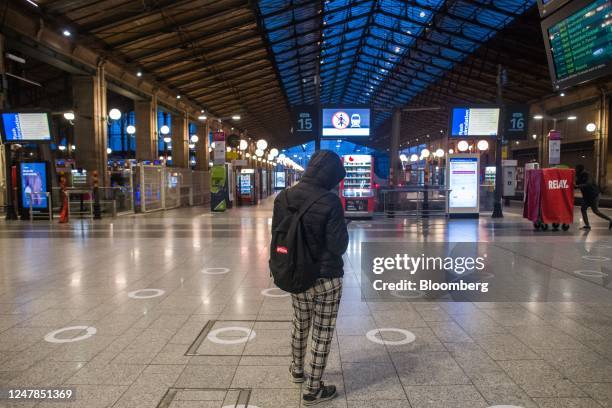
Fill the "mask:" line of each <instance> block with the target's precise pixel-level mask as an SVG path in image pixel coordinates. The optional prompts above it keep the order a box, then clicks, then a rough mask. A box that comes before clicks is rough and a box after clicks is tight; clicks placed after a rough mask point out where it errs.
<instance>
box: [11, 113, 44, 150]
mask: <svg viewBox="0 0 612 408" xmlns="http://www.w3.org/2000/svg"><path fill="white" fill-rule="evenodd" d="M0 118H1V119H2V129H1V130H2V131H1V132H0V134H1V135H2V140H3V141H4V143H26V142H48V141H50V140H51V126H50V121H49V114H48V113H46V112H2V115H0Z"/></svg>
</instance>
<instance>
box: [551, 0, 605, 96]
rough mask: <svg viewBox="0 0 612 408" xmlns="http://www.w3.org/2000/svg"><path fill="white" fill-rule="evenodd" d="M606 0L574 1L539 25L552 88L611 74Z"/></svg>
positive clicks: (561, 87)
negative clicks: (546, 55)
mask: <svg viewBox="0 0 612 408" xmlns="http://www.w3.org/2000/svg"><path fill="white" fill-rule="evenodd" d="M610 4H611V2H610V0H595V1H593V0H590V1H576V2H572V3H570V4H569V5H567V6H566V8H563V9H561V10H560V11H559V12H557V13H556V14H553V15H552V16H551V17H549V18H547V19H546V20H544V21H543V23H542V32H543V35H544V37H545V44H546V50H547V54H548V65H549V68H550V74H551V79H552V82H553V87H554V88H555V89H564V88H567V87H569V86H572V85H576V84H578V83H581V82H585V81H588V80H592V79H595V78H598V77H600V76H603V75H607V74H610V73H612V65H611V64H610V62H611V60H612V16H611V15H610V13H611V12H612V7H611V6H610Z"/></svg>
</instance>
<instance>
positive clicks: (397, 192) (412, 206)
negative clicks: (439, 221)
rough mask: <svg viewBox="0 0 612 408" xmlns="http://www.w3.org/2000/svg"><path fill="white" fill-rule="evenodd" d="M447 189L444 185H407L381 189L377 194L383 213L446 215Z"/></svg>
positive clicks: (392, 214)
mask: <svg viewBox="0 0 612 408" xmlns="http://www.w3.org/2000/svg"><path fill="white" fill-rule="evenodd" d="M449 191H450V190H449V189H448V188H446V187H444V186H412V187H411V186H407V187H402V188H395V189H381V190H380V192H379V194H380V201H381V202H382V204H383V213H384V215H387V216H396V215H397V216H407V217H428V216H434V215H443V216H446V215H447V203H448V193H449Z"/></svg>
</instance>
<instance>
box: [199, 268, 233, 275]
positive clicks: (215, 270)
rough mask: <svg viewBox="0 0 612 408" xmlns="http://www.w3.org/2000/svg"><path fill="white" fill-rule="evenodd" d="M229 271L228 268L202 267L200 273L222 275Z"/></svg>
mask: <svg viewBox="0 0 612 408" xmlns="http://www.w3.org/2000/svg"><path fill="white" fill-rule="evenodd" d="M229 271H230V269H229V268H204V269H203V270H202V273H205V274H206V275H223V274H224V273H228V272H229Z"/></svg>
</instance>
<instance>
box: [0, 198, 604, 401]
mask: <svg viewBox="0 0 612 408" xmlns="http://www.w3.org/2000/svg"><path fill="white" fill-rule="evenodd" d="M270 217H271V201H270V200H268V201H267V202H265V203H264V204H262V205H261V206H258V207H256V208H240V209H233V210H230V211H228V212H226V213H224V214H214V215H213V214H210V213H209V212H208V211H206V210H204V209H201V208H190V209H182V210H174V211H168V212H165V213H156V214H149V215H145V216H133V217H121V218H116V219H112V220H103V221H101V222H96V223H93V224H92V223H91V222H89V221H84V222H79V221H74V222H72V223H71V224H69V225H58V224H53V225H49V224H47V223H45V222H35V223H34V224H30V223H27V222H24V223H15V222H12V223H6V222H4V221H2V222H1V223H0V258H1V260H0V264H1V266H0V268H1V270H2V272H1V274H0V386H1V387H10V386H15V387H16V386H19V387H35V386H45V387H49V386H59V385H62V386H70V387H75V388H76V390H77V400H76V401H74V402H66V403H35V402H32V403H13V404H12V405H11V404H8V403H7V401H0V406H2V407H4V406H19V407H29V406H49V407H58V408H59V407H64V406H65V407H87V408H96V407H116V408H137V407H158V406H159V407H171V408H179V407H180V408H192V407H213V408H221V407H236V406H237V407H242V408H244V407H245V406H247V404H248V406H250V407H259V408H276V407H299V406H300V400H301V397H300V396H301V390H300V387H299V385H294V384H292V383H290V382H289V381H288V375H287V374H288V371H287V370H288V363H289V357H288V356H289V353H290V349H289V334H290V320H291V305H290V300H289V298H288V297H287V296H285V295H286V294H284V293H282V292H280V291H279V290H277V289H270V288H272V287H273V285H272V284H271V282H270V279H269V274H268V269H267V253H268V242H269V225H270ZM593 225H594V228H593V230H592V231H591V232H590V233H588V234H586V233H583V232H580V231H578V230H577V224H576V225H575V226H574V227H573V228H572V229H571V230H570V231H569V232H567V233H553V232H546V233H536V232H534V231H533V230H532V228H531V225H530V224H529V223H527V222H525V221H524V220H522V219H521V218H520V217H519V216H518V215H517V214H516V213H514V214H511V213H508V214H507V216H506V217H505V218H504V219H503V220H502V221H496V222H493V221H492V220H491V219H490V218H488V217H483V218H481V219H480V220H479V221H477V220H452V221H448V220H445V219H439V218H432V219H431V220H429V221H426V222H415V221H414V220H406V221H404V220H402V219H375V220H372V221H361V222H353V223H351V224H350V226H349V228H350V234H351V244H350V247H349V252H348V253H347V256H346V260H347V262H346V264H347V265H346V275H345V280H344V285H345V286H344V293H343V297H342V305H341V308H340V315H339V319H338V327H337V336H336V337H335V340H334V344H333V347H332V352H331V355H330V359H329V365H328V367H327V371H326V375H325V378H324V379H325V381H326V382H327V383H334V384H336V385H337V386H338V389H339V396H338V398H336V399H335V400H333V401H331V402H329V403H326V404H322V405H321V406H325V407H352V408H356V407H360V408H365V407H373V408H374V407H376V408H396V407H397V408H400V407H402V408H404V407H412V408H480V407H492V406H502V407H511V406H514V407H523V408H531V407H542V408H595V407H612V291H611V288H612V285H610V282H609V280H608V279H607V278H608V275H609V274H610V275H609V276H610V277H612V262H611V261H610V259H609V258H611V257H612V255H611V254H612V234H611V233H610V232H609V231H608V230H607V225H604V224H603V223H601V222H598V221H596V220H593ZM376 240H378V241H406V242H414V241H419V240H421V241H422V240H428V241H431V242H434V241H444V240H451V241H489V242H493V241H494V242H495V243H496V244H499V245H503V244H504V243H511V242H514V243H520V244H522V245H523V246H522V247H521V248H523V250H524V251H528V252H530V254H526V256H537V255H538V254H540V253H543V254H545V255H546V256H547V258H545V259H552V261H553V262H551V265H546V264H545V263H542V262H540V269H539V270H538V271H536V272H534V275H538V276H540V274H545V275H546V276H547V285H548V287H549V288H552V289H554V291H556V292H555V293H559V294H560V295H561V298H563V299H566V300H565V301H554V302H500V303H495V302H488V303H449V302H421V303H409V302H393V303H384V302H372V303H365V302H362V301H361V299H360V288H359V274H360V271H359V248H360V243H361V242H363V241H376ZM525 244H527V245H525ZM556 244H563V245H564V246H561V245H560V248H567V247H568V245H569V246H570V247H572V248H575V252H572V251H570V252H568V251H567V249H563V250H561V249H560V250H558V251H556V250H555V245H556ZM580 254H583V256H588V255H584V254H595V255H592V256H595V258H591V259H586V258H583V257H582V256H580ZM605 255H608V256H605ZM594 263H595V265H594ZM553 264H554V265H553ZM585 270H586V271H590V272H589V273H586V274H585V273H583V274H579V273H576V272H575V271H585ZM597 272H599V273H597ZM268 289H269V290H268ZM71 327H72V328H74V327H76V328H74V329H66V328H71ZM378 328H392V329H401V330H407V331H409V332H410V333H409V334H405V333H404V334H402V333H400V332H392V331H385V332H377V331H376V329H378ZM368 333H369V336H368ZM381 336H382V337H381ZM410 336H413V337H412V338H409V337H410ZM408 340H413V341H410V342H407V341H408ZM381 343H382V344H381ZM398 343H399V344H398ZM401 343H403V344H401Z"/></svg>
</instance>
